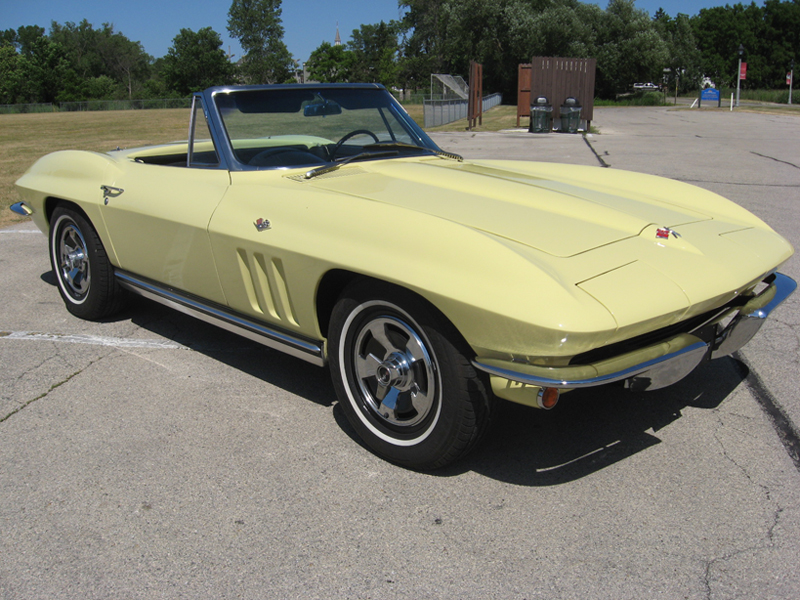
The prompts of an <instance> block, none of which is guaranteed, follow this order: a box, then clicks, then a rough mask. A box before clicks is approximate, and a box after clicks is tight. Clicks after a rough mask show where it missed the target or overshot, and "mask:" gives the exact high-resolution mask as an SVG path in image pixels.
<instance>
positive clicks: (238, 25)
mask: <svg viewBox="0 0 800 600" xmlns="http://www.w3.org/2000/svg"><path fill="white" fill-rule="evenodd" d="M228 31H229V32H230V34H231V35H232V36H233V37H235V38H237V39H238V40H239V42H240V43H241V45H242V49H243V50H244V51H245V55H244V58H243V63H242V71H243V73H244V75H245V77H246V78H247V80H248V81H249V82H250V83H284V82H286V81H288V80H290V79H291V77H292V71H293V67H294V61H293V60H292V56H291V54H289V50H288V49H287V48H286V44H284V43H283V26H282V25H281V0H233V3H232V4H231V7H230V10H229V11H228Z"/></svg>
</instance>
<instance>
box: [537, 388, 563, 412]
mask: <svg viewBox="0 0 800 600" xmlns="http://www.w3.org/2000/svg"><path fill="white" fill-rule="evenodd" d="M560 395H561V391H560V390H559V389H558V388H542V389H541V390H539V394H538V396H537V397H536V403H537V405H538V406H539V408H543V409H545V410H550V409H551V408H553V407H554V406H555V405H556V404H558V398H559V396H560Z"/></svg>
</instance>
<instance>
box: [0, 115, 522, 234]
mask: <svg viewBox="0 0 800 600" xmlns="http://www.w3.org/2000/svg"><path fill="white" fill-rule="evenodd" d="M406 109H407V110H408V112H409V114H410V115H411V116H412V117H413V118H414V119H415V120H416V121H417V122H418V123H420V124H421V123H422V121H423V116H422V105H421V104H412V105H408V106H406ZM516 114H517V113H516V107H515V106H498V107H496V108H494V109H492V110H491V111H490V112H488V113H486V114H485V115H484V119H483V123H484V124H483V127H480V128H478V129H477V131H497V130H498V129H504V128H506V127H513V126H514V125H515V124H516ZM188 125H189V110H188V109H166V110H129V111H109V112H59V113H39V114H21V115H0V227H2V226H5V225H9V224H11V223H15V222H18V221H22V220H24V219H25V217H21V216H19V215H16V214H14V213H12V212H11V211H10V210H8V207H9V206H11V205H12V204H13V203H14V202H17V201H19V196H18V195H17V192H16V189H15V188H14V182H15V181H16V180H17V179H19V178H20V177H21V176H22V175H23V174H24V173H25V171H26V170H27V169H28V168H29V167H30V166H31V165H32V164H33V163H34V162H36V160H37V159H38V158H39V157H41V156H44V155H45V154H48V153H50V152H55V151H57V150H91V151H95V152H107V151H109V150H113V149H114V148H117V147H119V148H134V147H137V146H144V145H148V144H161V143H166V142H172V141H175V140H185V139H186V138H187V136H188ZM466 126H467V122H466V120H463V121H456V122H455V123H450V124H449V125H444V126H442V127H437V128H435V129H433V130H432V131H464V129H466Z"/></svg>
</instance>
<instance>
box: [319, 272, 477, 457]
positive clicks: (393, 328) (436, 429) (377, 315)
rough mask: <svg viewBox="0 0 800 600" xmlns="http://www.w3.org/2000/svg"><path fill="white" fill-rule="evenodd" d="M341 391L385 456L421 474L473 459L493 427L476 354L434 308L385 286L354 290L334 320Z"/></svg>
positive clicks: (350, 414)
mask: <svg viewBox="0 0 800 600" xmlns="http://www.w3.org/2000/svg"><path fill="white" fill-rule="evenodd" d="M329 340H330V347H329V359H330V364H331V372H332V376H333V383H334V387H335V388H336V393H337V395H338V397H339V402H340V404H341V406H342V409H343V411H344V413H345V414H346V416H347V418H348V420H349V422H350V424H351V425H352V426H353V428H354V429H355V430H356V432H357V433H358V435H359V437H361V439H362V440H363V441H364V442H365V443H366V444H367V445H368V446H369V447H370V448H371V449H372V450H373V451H374V452H375V453H377V454H378V455H380V456H382V457H384V458H386V459H388V460H390V461H392V462H394V463H397V464H400V465H403V466H406V467H410V468H415V469H435V468H439V467H443V466H445V465H446V464H448V463H451V462H453V461H455V460H457V459H459V458H462V457H463V456H465V455H466V454H467V453H468V452H469V451H470V450H471V449H472V448H473V447H474V446H475V444H476V443H477V442H478V440H479V439H480V438H481V436H482V434H483V432H484V431H485V430H486V428H487V426H488V423H489V416H490V396H489V394H488V393H487V391H486V386H485V385H484V383H483V381H482V379H481V378H480V377H479V376H478V375H477V373H476V372H475V370H474V368H473V367H472V365H471V364H470V362H469V360H468V358H467V355H468V353H469V349H468V346H467V345H466V343H465V342H464V341H463V339H461V336H460V335H459V334H458V332H457V331H456V330H455V328H454V327H453V326H452V325H451V324H450V323H449V322H448V321H447V320H446V319H445V318H444V317H443V316H442V315H441V314H439V313H438V311H436V310H435V309H434V308H433V307H431V306H429V305H428V304H427V303H426V302H424V301H423V300H421V299H420V298H418V297H417V296H415V295H413V294H411V293H410V292H408V291H406V290H403V289H400V288H395V287H394V286H389V285H385V284H381V283H375V282H361V283H359V284H356V285H355V286H351V287H350V288H348V290H347V291H346V292H345V293H344V294H343V296H342V297H341V298H340V300H339V301H338V302H337V304H336V306H335V308H334V311H333V315H332V318H331V334H330V337H329Z"/></svg>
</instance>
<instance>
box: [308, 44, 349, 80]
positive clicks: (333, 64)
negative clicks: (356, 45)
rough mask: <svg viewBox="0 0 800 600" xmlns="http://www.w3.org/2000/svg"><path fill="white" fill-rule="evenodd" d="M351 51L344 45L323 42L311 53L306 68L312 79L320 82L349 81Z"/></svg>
mask: <svg viewBox="0 0 800 600" xmlns="http://www.w3.org/2000/svg"><path fill="white" fill-rule="evenodd" d="M351 61H352V57H351V52H349V51H348V50H347V49H346V48H345V47H344V46H333V45H331V44H330V43H329V42H322V44H320V46H319V48H317V49H316V50H314V51H313V52H312V53H311V56H310V57H309V59H308V61H307V62H306V68H307V69H308V71H309V75H310V77H311V79H313V80H314V81H319V82H320V83H339V82H349V81H350V80H351V78H350V63H351Z"/></svg>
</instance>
